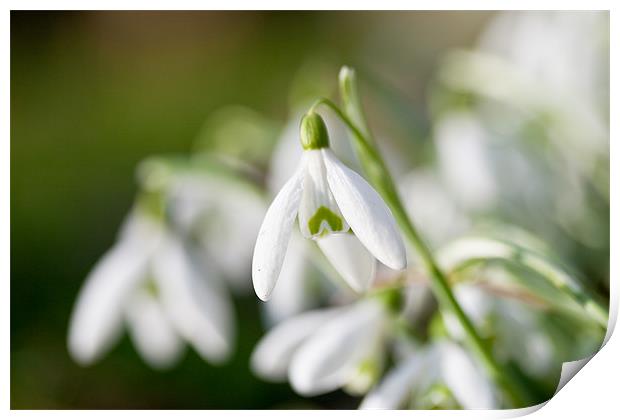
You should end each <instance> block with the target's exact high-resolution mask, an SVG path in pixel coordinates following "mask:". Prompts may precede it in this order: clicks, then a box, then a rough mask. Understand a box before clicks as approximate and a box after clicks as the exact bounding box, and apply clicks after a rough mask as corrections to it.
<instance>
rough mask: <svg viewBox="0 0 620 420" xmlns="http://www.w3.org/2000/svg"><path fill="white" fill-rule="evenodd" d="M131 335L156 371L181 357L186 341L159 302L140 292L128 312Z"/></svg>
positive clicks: (130, 302) (133, 299)
mask: <svg viewBox="0 0 620 420" xmlns="http://www.w3.org/2000/svg"><path fill="white" fill-rule="evenodd" d="M126 316H127V326H128V330H129V334H130V336H131V338H132V340H133V342H134V344H135V346H136V348H137V350H138V352H139V353H140V354H141V355H142V357H143V358H144V360H145V361H146V362H147V363H148V364H149V365H150V366H151V367H153V368H157V369H161V368H167V367H170V366H172V365H173V364H174V363H175V362H176V361H177V360H178V359H179V356H180V355H181V354H182V350H183V347H184V346H183V342H182V341H181V339H180V337H179V336H178V335H177V333H176V332H175V331H174V329H173V326H172V324H171V323H170V321H169V320H168V318H167V317H166V314H165V313H164V311H163V308H162V307H161V304H160V303H159V302H158V301H157V299H156V297H154V296H152V295H150V294H149V293H148V292H147V291H146V290H138V291H136V293H135V294H134V295H133V296H132V297H131V299H130V300H129V302H128V304H127V309H126Z"/></svg>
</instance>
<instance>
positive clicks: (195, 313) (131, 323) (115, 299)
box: [68, 208, 233, 368]
mask: <svg viewBox="0 0 620 420" xmlns="http://www.w3.org/2000/svg"><path fill="white" fill-rule="evenodd" d="M214 280H215V279H214V278H213V274H212V273H206V272H205V271H204V270H199V269H198V267H197V264H196V262H195V261H193V260H192V258H191V254H190V252H189V251H188V249H186V248H185V246H184V244H183V243H182V242H181V240H180V239H179V238H178V237H176V236H175V235H174V234H173V233H172V232H170V231H168V230H167V229H166V228H165V227H164V226H163V225H162V224H161V222H159V221H158V220H156V219H155V218H154V217H151V216H149V215H148V214H146V212H145V211H144V210H141V209H140V208H137V209H135V210H134V211H133V212H132V213H131V214H130V216H129V217H128V220H127V221H126V223H125V225H124V227H123V229H122V231H121V233H120V237H119V240H118V242H117V243H116V244H115V245H114V246H113V247H112V249H110V250H109V251H108V252H107V253H106V254H105V255H104V256H103V258H102V259H101V260H100V261H99V262H98V263H97V265H96V266H95V268H94V269H93V270H92V272H91V273H90V274H89V276H88V278H87V280H86V283H85V285H84V286H83V288H82V290H81V291H80V294H79V296H78V299H77V302H76V304H75V307H74V310H73V314H72V316H71V321H70V328H69V337H68V346H69V351H70V353H71V355H72V357H73V358H74V359H75V360H76V361H78V362H79V363H81V364H84V365H88V364H92V363H94V362H95V361H97V360H98V359H100V358H101V357H102V356H103V354H104V353H105V352H106V351H107V350H109V348H110V347H111V346H112V345H113V344H114V343H115V342H116V341H117V339H118V338H119V336H120V334H121V332H122V329H123V325H127V327H128V330H129V334H130V336H131V338H132V339H133V341H134V343H135V345H136V347H137V349H138V351H139V352H140V354H141V355H142V356H143V358H144V359H145V360H146V362H147V363H148V364H149V365H151V366H153V367H156V368H163V367H167V366H170V365H171V364H173V363H174V362H175V361H176V360H177V359H178V358H179V357H180V355H181V353H182V350H183V347H184V346H183V341H186V342H188V343H189V344H191V345H192V346H193V347H194V349H195V350H196V351H197V352H198V353H199V354H200V355H201V356H202V357H203V358H204V359H206V360H209V361H212V362H220V361H223V360H224V359H225V358H226V357H227V356H228V355H229V353H230V351H231V347H232V337H233V323H232V310H231V304H230V302H229V298H228V296H227V295H226V294H225V293H224V292H223V291H222V290H221V289H220V288H219V287H218V285H217V284H216V283H215V281H214Z"/></svg>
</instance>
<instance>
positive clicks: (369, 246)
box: [252, 113, 406, 300]
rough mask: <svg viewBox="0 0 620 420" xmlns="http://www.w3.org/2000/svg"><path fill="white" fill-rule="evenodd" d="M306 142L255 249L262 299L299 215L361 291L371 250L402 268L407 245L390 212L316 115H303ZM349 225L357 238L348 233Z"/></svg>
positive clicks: (370, 271)
mask: <svg viewBox="0 0 620 420" xmlns="http://www.w3.org/2000/svg"><path fill="white" fill-rule="evenodd" d="M301 142H302V147H303V149H304V152H303V156H302V159H301V162H300V165H299V167H298V168H297V170H296V172H295V174H294V175H293V176H292V177H291V179H290V180H289V181H288V182H287V183H286V184H285V185H284V186H283V187H282V189H281V190H280V192H279V193H278V194H277V196H276V197H275V199H274V201H273V203H272V204H271V206H270V207H269V209H268V210H267V214H266V215H265V219H264V220H263V224H262V226H261V229H260V231H259V234H258V238H257V241H256V245H255V248H254V258H253V261H252V279H253V282H254V289H255V291H256V294H257V295H258V297H259V298H261V299H262V300H267V299H269V297H270V295H271V292H272V290H273V288H274V287H275V284H276V282H277V280H278V277H279V274H280V270H281V268H282V264H283V261H284V256H285V254H286V251H287V247H288V242H289V239H290V236H291V232H292V229H293V224H294V221H295V219H296V218H298V220H299V227H300V231H301V233H302V234H303V235H304V236H305V237H306V238H309V239H314V240H316V241H317V243H318V245H319V247H320V248H321V249H322V250H323V252H324V253H325V254H326V256H327V258H328V259H329V260H330V262H331V263H332V264H334V265H335V267H336V268H337V269H338V271H339V272H340V273H341V274H342V275H343V278H344V279H345V280H346V281H347V282H348V284H349V285H350V286H351V287H352V288H353V289H354V290H356V291H364V290H366V289H367V288H368V287H369V285H370V282H371V281H372V278H373V276H374V263H369V264H363V263H362V262H363V261H364V260H365V259H367V252H370V254H372V255H374V257H376V258H377V259H378V260H379V261H381V262H382V263H383V264H385V265H387V266H388V267H390V268H392V269H395V270H400V269H403V268H404V267H405V265H406V256H405V247H404V245H403V242H402V239H401V237H400V234H399V232H398V230H397V228H396V223H395V221H394V218H393V217H392V214H391V213H390V210H389V209H388V207H387V206H386V204H385V203H384V202H383V200H382V199H381V197H380V196H379V194H378V193H377V192H376V191H375V190H374V189H373V188H372V187H371V186H370V185H369V184H368V183H367V182H366V181H365V180H364V179H363V178H362V177H361V176H360V175H358V174H357V173H355V172H353V171H352V170H351V169H349V168H348V167H346V166H345V165H343V164H342V163H341V162H340V161H339V160H338V158H336V156H335V155H334V154H333V153H332V151H331V150H330V149H329V147H328V146H329V140H328V136H327V130H326V128H325V125H324V123H323V121H322V119H321V117H319V116H318V115H317V114H316V113H310V114H308V115H306V116H305V117H304V118H303V119H302V124H301ZM349 229H351V230H352V231H353V233H354V234H355V238H352V237H350V236H348V235H350V233H349ZM357 240H359V242H361V244H358V243H357ZM368 257H369V256H368Z"/></svg>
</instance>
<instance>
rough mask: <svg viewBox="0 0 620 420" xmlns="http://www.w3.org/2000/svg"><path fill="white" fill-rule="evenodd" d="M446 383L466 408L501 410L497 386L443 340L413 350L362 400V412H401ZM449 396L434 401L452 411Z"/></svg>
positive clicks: (442, 395)
mask: <svg viewBox="0 0 620 420" xmlns="http://www.w3.org/2000/svg"><path fill="white" fill-rule="evenodd" d="M440 384H445V386H447V388H448V389H449V390H450V392H451V394H452V396H453V397H454V399H455V400H456V402H458V404H459V405H460V406H462V407H463V408H465V409H470V410H471V409H493V408H498V401H497V399H496V396H495V391H494V388H493V385H492V384H491V383H490V382H489V381H488V379H487V378H486V376H485V375H484V373H483V371H482V369H481V368H480V367H479V366H477V364H476V363H475V362H474V360H473V359H472V358H471V357H470V355H469V354H468V353H467V352H466V351H465V350H463V349H462V348H461V347H460V346H459V345H457V344H455V343H452V342H448V341H444V340H439V341H436V342H434V343H432V344H429V345H427V346H424V347H417V348H415V349H413V350H412V351H411V352H410V354H409V355H407V356H406V357H404V358H403V360H401V361H400V362H398V363H397V364H396V366H395V367H394V368H393V369H392V370H391V371H390V372H388V373H387V375H386V376H385V377H384V378H383V380H382V381H381V382H380V383H379V384H378V385H377V386H376V387H375V388H374V389H373V390H371V391H370V392H369V393H368V395H366V397H365V398H364V400H363V401H362V404H361V406H360V408H362V409H398V408H403V407H408V406H409V404H410V403H411V402H412V401H414V400H415V401H416V402H420V401H421V398H422V397H424V396H425V395H428V393H429V391H431V390H432V387H433V386H436V385H440ZM446 397H447V396H446V395H445V394H440V395H439V398H433V399H432V401H431V404H432V405H433V406H439V407H442V405H443V404H447V405H449V406H448V407H444V408H452V407H451V406H450V401H445V400H444V398H446Z"/></svg>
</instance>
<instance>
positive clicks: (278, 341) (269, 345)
mask: <svg viewBox="0 0 620 420" xmlns="http://www.w3.org/2000/svg"><path fill="white" fill-rule="evenodd" d="M341 312H342V309H341V308H332V309H318V310H314V311H308V312H305V313H303V314H301V315H298V316H295V317H293V318H290V319H288V320H286V321H284V322H282V323H281V324H279V325H277V326H275V327H274V328H273V329H271V330H270V331H269V332H268V333H267V334H266V335H265V336H264V337H263V338H262V339H261V341H260V342H259V343H258V344H257V346H256V348H255V349H254V352H253V353H252V357H251V359H250V365H251V367H252V370H253V371H254V372H255V373H256V374H257V375H259V376H261V377H263V378H266V379H271V380H283V379H285V378H286V372H287V370H288V367H289V364H290V361H291V358H292V357H293V354H294V352H295V350H297V348H298V347H299V346H300V345H301V343H302V342H303V341H304V340H305V339H307V338H308V337H309V336H310V335H311V334H313V333H314V332H316V331H317V330H318V329H319V328H321V327H322V326H324V325H325V323H326V322H328V321H330V320H331V319H333V318H334V316H336V315H337V314H339V313H341Z"/></svg>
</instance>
